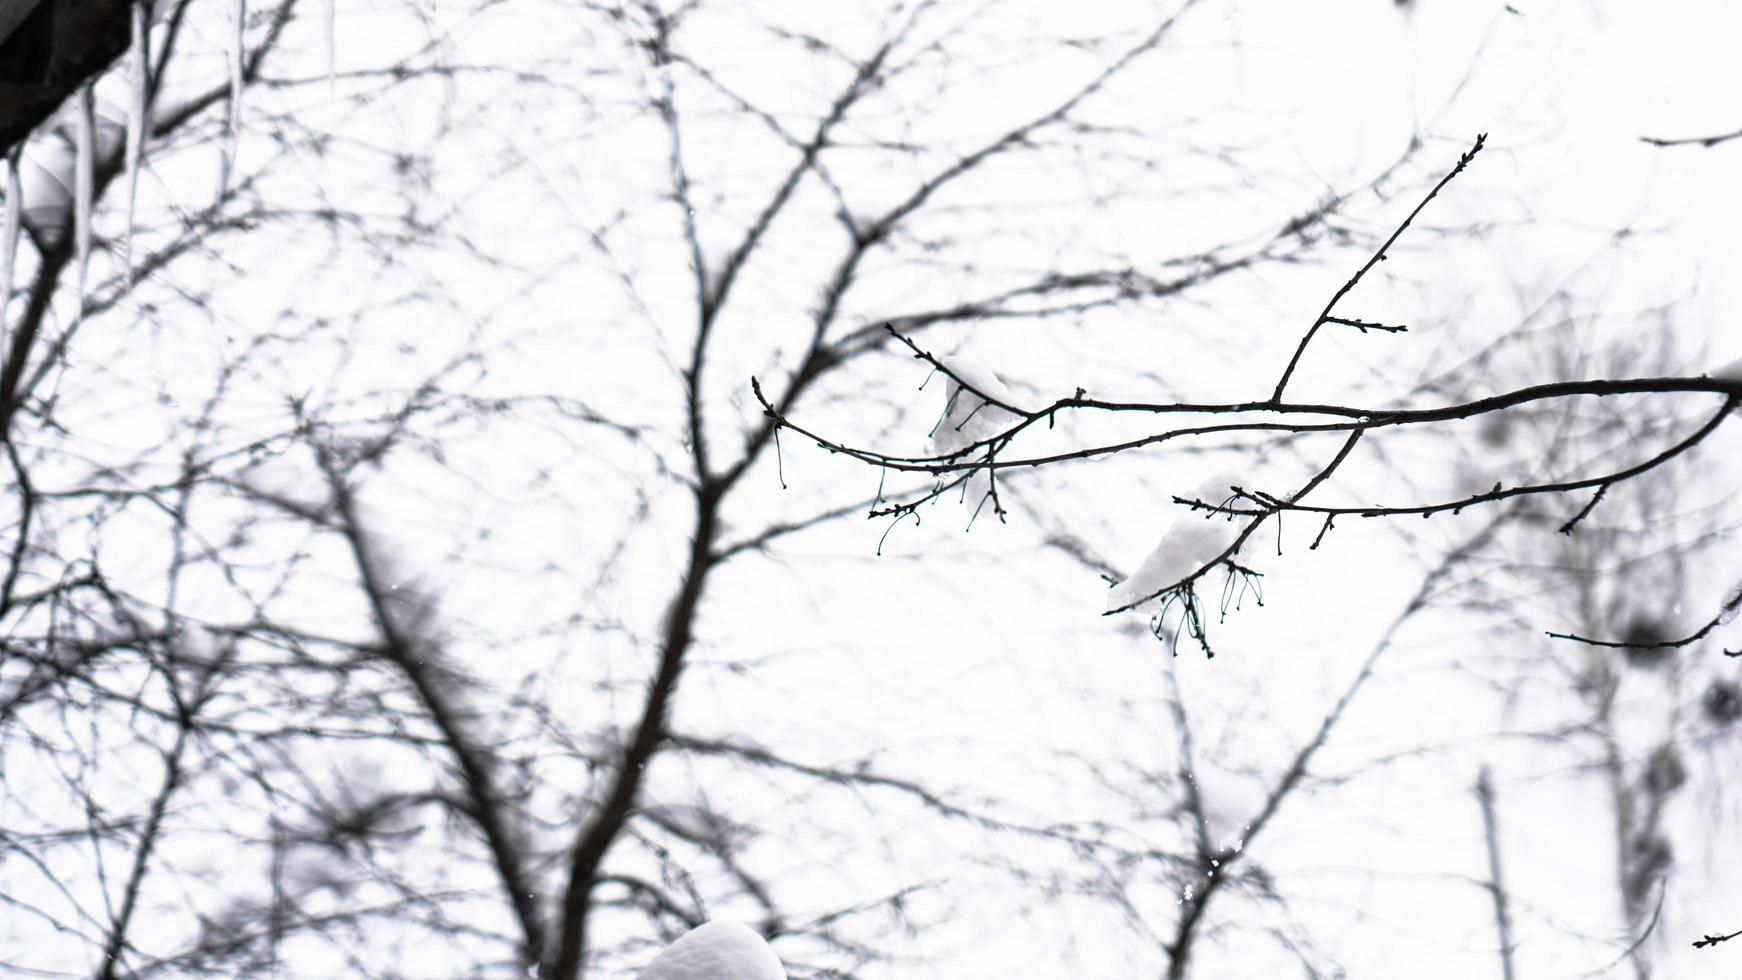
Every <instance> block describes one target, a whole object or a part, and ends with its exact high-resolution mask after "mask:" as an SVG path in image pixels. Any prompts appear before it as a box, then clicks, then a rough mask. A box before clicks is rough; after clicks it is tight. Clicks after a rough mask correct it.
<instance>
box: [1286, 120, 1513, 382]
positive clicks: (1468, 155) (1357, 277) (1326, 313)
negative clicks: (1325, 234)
mask: <svg viewBox="0 0 1742 980" xmlns="http://www.w3.org/2000/svg"><path fill="white" fill-rule="evenodd" d="M1487 140H1488V134H1487V133H1481V134H1478V135H1477V136H1476V142H1475V145H1473V146H1471V147H1470V148H1469V149H1468V150H1465V151H1464V153H1463V155H1461V156H1459V157H1458V162H1457V165H1456V166H1454V167H1452V169H1451V170H1450V171H1449V172H1448V173H1447V174H1446V175H1445V176H1444V177H1441V178H1440V182H1439V183H1437V184H1435V185H1434V186H1433V189H1432V190H1430V191H1428V192H1427V196H1426V197H1424V198H1422V199H1421V203H1420V204H1417V205H1416V206H1415V210H1413V211H1411V212H1409V214H1408V216H1407V217H1405V218H1404V219H1403V222H1402V223H1401V224H1399V225H1398V226H1397V228H1396V229H1395V230H1394V231H1392V233H1391V237H1389V238H1387V239H1385V242H1384V243H1383V244H1381V245H1380V246H1379V248H1378V250H1377V251H1375V252H1374V253H1373V255H1372V257H1371V258H1369V259H1368V260H1367V261H1366V263H1365V264H1363V265H1362V266H1361V267H1360V268H1359V269H1356V270H1355V274H1354V275H1352V276H1350V277H1349V278H1348V279H1347V280H1346V281H1345V282H1344V283H1343V285H1342V286H1340V287H1338V289H1337V291H1336V292H1335V293H1334V294H1332V296H1331V301H1330V302H1329V303H1326V304H1325V308H1324V309H1323V310H1321V311H1320V312H1319V316H1318V319H1316V320H1314V321H1313V325H1312V326H1311V327H1308V328H1307V332H1306V335H1305V336H1303V337H1301V339H1300V345H1299V346H1297V347H1296V348H1295V349H1294V355H1293V356H1292V357H1290V358H1289V359H1288V366H1286V367H1284V368H1283V369H1282V377H1280V378H1278V379H1277V380H1276V390H1274V391H1272V392H1271V393H1270V400H1271V401H1273V402H1280V401H1282V390H1283V389H1284V388H1287V387H1288V380H1289V378H1291V377H1293V376H1294V369H1295V367H1296V366H1297V365H1299V364H1300V358H1301V355H1302V354H1305V353H1306V349H1307V345H1308V344H1310V343H1312V341H1313V336H1314V335H1315V334H1317V333H1318V332H1319V328H1320V327H1322V326H1324V325H1325V324H1327V323H1348V322H1349V321H1346V320H1340V319H1339V320H1333V319H1332V318H1331V311H1332V310H1334V309H1336V308H1337V304H1338V303H1339V302H1341V301H1342V299H1343V297H1344V296H1347V295H1348V294H1349V292H1350V290H1352V289H1354V288H1355V287H1356V286H1357V285H1359V284H1360V282H1361V279H1362V277H1363V276H1365V275H1367V273H1368V272H1369V271H1371V270H1372V269H1373V267H1374V266H1376V265H1378V264H1379V263H1381V262H1384V261H1385V260H1386V254H1385V253H1386V252H1387V251H1389V250H1390V248H1391V246H1392V245H1395V244H1396V243H1397V240H1398V239H1399V238H1401V237H1402V236H1403V233H1404V232H1405V231H1408V230H1409V226H1410V224H1411V223H1412V222H1413V221H1415V219H1416V216H1417V215H1419V214H1421V212H1422V210H1423V209H1424V208H1426V207H1427V206H1428V202H1430V201H1432V200H1433V199H1434V198H1435V197H1438V196H1439V193H1440V191H1441V190H1443V189H1444V188H1445V186H1446V185H1447V184H1449V183H1451V182H1452V179H1453V178H1454V177H1456V176H1458V175H1459V174H1461V173H1463V172H1464V168H1465V167H1467V166H1469V165H1470V161H1471V160H1474V159H1476V154H1478V153H1480V152H1482V145H1483V144H1484V143H1486V142H1487ZM1351 325H1355V324H1351ZM1362 326H1363V327H1365V326H1366V325H1365V324H1362ZM1399 329H1401V328H1399ZM1365 332H1366V330H1365V329H1363V330H1362V333H1365Z"/></svg>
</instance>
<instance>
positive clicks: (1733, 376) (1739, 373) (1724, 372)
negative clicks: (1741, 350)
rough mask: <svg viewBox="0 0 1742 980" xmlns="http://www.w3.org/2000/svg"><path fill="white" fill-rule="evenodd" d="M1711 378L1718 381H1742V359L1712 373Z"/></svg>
mask: <svg viewBox="0 0 1742 980" xmlns="http://www.w3.org/2000/svg"><path fill="white" fill-rule="evenodd" d="M1712 377H1713V378H1716V379H1717V380H1719V381H1742V357H1739V358H1737V359H1736V360H1734V361H1731V362H1730V363H1728V364H1726V365H1724V366H1723V367H1721V368H1719V369H1718V370H1716V371H1713V372H1712Z"/></svg>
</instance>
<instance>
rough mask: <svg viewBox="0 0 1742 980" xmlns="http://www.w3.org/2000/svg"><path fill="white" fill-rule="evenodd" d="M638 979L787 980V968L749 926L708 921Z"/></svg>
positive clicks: (680, 941)
mask: <svg viewBox="0 0 1742 980" xmlns="http://www.w3.org/2000/svg"><path fill="white" fill-rule="evenodd" d="M639 980H786V968H785V967H783V966H781V965H780V957H778V956H775V955H774V950H772V949H770V948H769V946H768V943H766V942H764V941H763V939H762V937H761V936H759V935H757V934H756V932H755V931H754V930H752V929H751V928H750V927H749V926H745V925H740V924H739V923H736V922H708V923H704V924H703V925H699V926H697V927H696V928H694V929H691V930H690V931H689V932H687V933H684V934H683V936H681V937H679V938H678V941H677V942H675V943H672V944H671V945H670V946H667V947H666V948H665V951H664V952H662V953H660V954H659V955H658V956H656V957H654V958H653V962H652V963H649V964H647V968H646V969H644V970H642V971H641V976H640V977H639Z"/></svg>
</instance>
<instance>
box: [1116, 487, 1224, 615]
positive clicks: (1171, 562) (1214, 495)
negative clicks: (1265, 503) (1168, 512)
mask: <svg viewBox="0 0 1742 980" xmlns="http://www.w3.org/2000/svg"><path fill="white" fill-rule="evenodd" d="M1239 483H1240V477H1239V475H1238V474H1235V473H1233V472H1230V471H1226V470H1224V471H1223V472H1221V473H1217V474H1216V475H1215V476H1212V477H1210V478H1209V479H1208V480H1205V481H1204V482H1203V483H1201V484H1199V485H1198V488H1197V489H1196V490H1193V491H1192V492H1191V493H1188V494H1181V496H1183V497H1185V498H1186V499H1188V500H1201V501H1203V502H1204V503H1206V504H1210V505H1212V506H1215V505H1218V504H1221V503H1222V502H1224V501H1226V500H1227V499H1228V498H1229V497H1230V496H1232V494H1233V490H1231V489H1230V488H1231V487H1233V486H1235V485H1237V484H1239ZM1179 506H1183V505H1179ZM1237 533H1238V529H1237V528H1235V527H1233V526H1232V525H1230V524H1229V522H1228V518H1227V516H1226V515H1221V514H1214V513H1211V514H1205V513H1204V512H1202V511H1186V512H1184V513H1181V514H1180V515H1179V516H1177V517H1175V518H1174V520H1173V523H1172V524H1171V525H1169V526H1168V529H1167V532H1166V533H1164V534H1163V535H1162V536H1161V542H1160V543H1159V544H1157V545H1156V546H1155V550H1153V551H1151V552H1150V553H1149V557H1148V558H1145V559H1143V564H1142V565H1141V566H1139V567H1138V569H1137V572H1136V574H1134V575H1132V576H1131V577H1130V578H1128V579H1126V580H1125V581H1123V582H1120V583H1119V584H1118V585H1115V586H1114V587H1113V588H1112V589H1110V590H1109V591H1108V592H1107V611H1108V612H1110V613H1112V612H1118V611H1119V610H1121V609H1124V608H1126V607H1127V606H1134V605H1136V604H1137V603H1139V602H1142V601H1143V600H1145V599H1147V598H1149V597H1150V596H1153V595H1155V594H1157V593H1159V592H1161V591H1163V590H1165V589H1169V588H1172V587H1173V586H1175V585H1178V584H1179V583H1180V580H1182V579H1184V578H1186V577H1187V576H1190V575H1193V574H1195V573H1196V572H1197V571H1198V570H1199V569H1201V568H1203V567H1204V566H1205V565H1208V564H1209V563H1210V562H1212V561H1215V560H1216V559H1217V558H1218V557H1220V556H1221V554H1222V552H1223V551H1225V550H1227V548H1228V545H1229V544H1231V543H1232V542H1233V539H1234V536H1235V535H1236V534H1237Z"/></svg>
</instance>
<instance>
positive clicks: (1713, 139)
mask: <svg viewBox="0 0 1742 980" xmlns="http://www.w3.org/2000/svg"><path fill="white" fill-rule="evenodd" d="M1733 139H1742V129H1739V130H1737V131H1735V132H1733V133H1719V134H1718V135H1716V136H1684V137H1680V138H1674V139H1671V138H1665V137H1660V136H1641V137H1639V141H1640V142H1641V143H1649V144H1650V145H1652V146H1701V147H1713V146H1717V145H1718V144H1720V143H1728V142H1730V141H1731V140H1733Z"/></svg>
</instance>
